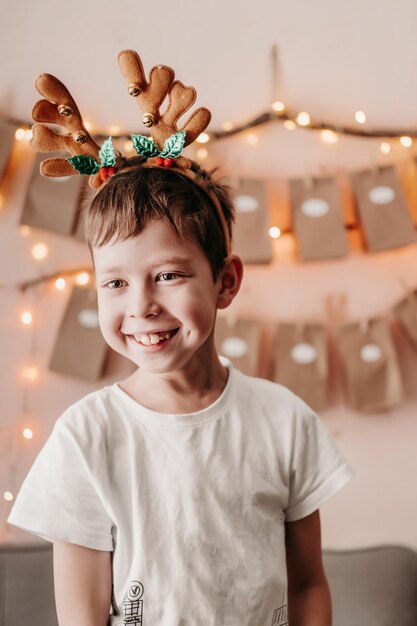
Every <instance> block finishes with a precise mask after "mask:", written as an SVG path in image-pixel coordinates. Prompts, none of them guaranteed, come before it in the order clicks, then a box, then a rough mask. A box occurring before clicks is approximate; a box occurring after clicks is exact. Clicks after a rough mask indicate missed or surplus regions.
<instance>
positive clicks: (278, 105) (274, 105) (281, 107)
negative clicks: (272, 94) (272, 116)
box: [271, 100, 285, 113]
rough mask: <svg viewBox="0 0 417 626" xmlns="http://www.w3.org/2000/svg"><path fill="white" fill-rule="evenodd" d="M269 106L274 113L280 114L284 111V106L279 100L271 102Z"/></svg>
mask: <svg viewBox="0 0 417 626" xmlns="http://www.w3.org/2000/svg"><path fill="white" fill-rule="evenodd" d="M271 106H272V110H273V111H275V113H282V112H283V111H285V104H284V103H283V102H281V101H280V100H275V102H273V103H272V105H271Z"/></svg>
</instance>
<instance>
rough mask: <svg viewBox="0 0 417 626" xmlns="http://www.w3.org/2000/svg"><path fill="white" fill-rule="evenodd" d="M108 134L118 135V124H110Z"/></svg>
mask: <svg viewBox="0 0 417 626" xmlns="http://www.w3.org/2000/svg"><path fill="white" fill-rule="evenodd" d="M109 135H120V126H110V128H109Z"/></svg>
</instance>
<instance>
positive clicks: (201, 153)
mask: <svg viewBox="0 0 417 626" xmlns="http://www.w3.org/2000/svg"><path fill="white" fill-rule="evenodd" d="M196 155H197V159H200V161H204V159H207V157H208V150H206V149H205V148H199V149H198V150H197V152H196Z"/></svg>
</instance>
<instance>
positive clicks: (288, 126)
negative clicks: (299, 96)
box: [284, 120, 297, 130]
mask: <svg viewBox="0 0 417 626" xmlns="http://www.w3.org/2000/svg"><path fill="white" fill-rule="evenodd" d="M284 128H286V129H287V130H294V129H295V128H297V124H296V123H295V122H294V121H293V120H285V122H284Z"/></svg>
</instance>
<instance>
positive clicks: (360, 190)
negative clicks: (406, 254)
mask: <svg viewBox="0 0 417 626" xmlns="http://www.w3.org/2000/svg"><path fill="white" fill-rule="evenodd" d="M352 182H353V189H354V192H355V196H356V200H357V203H358V209H359V213H360V217H361V222H362V226H363V230H364V235H365V239H366V243H367V248H368V250H370V251H371V252H378V251H379V250H387V249H389V248H397V247H399V246H405V245H407V244H409V243H414V242H415V241H416V240H417V238H416V233H415V230H414V224H413V222H412V219H411V215H410V213H409V211H408V207H407V203H406V199H405V195H404V192H403V190H402V188H401V185H400V181H399V179H398V178H397V176H396V173H395V170H394V168H393V167H382V168H379V169H378V170H376V171H372V170H367V171H364V172H357V173H356V174H353V175H352Z"/></svg>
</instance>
